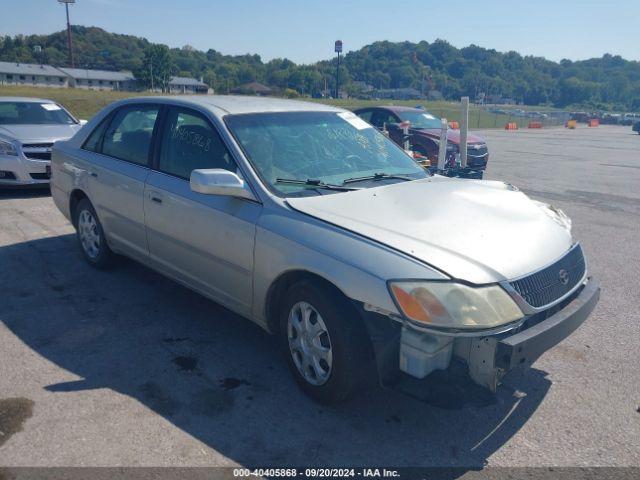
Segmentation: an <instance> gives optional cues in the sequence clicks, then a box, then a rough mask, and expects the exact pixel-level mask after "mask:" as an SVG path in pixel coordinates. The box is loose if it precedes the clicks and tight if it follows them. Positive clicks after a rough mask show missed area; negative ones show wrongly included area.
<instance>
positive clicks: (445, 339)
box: [363, 278, 600, 392]
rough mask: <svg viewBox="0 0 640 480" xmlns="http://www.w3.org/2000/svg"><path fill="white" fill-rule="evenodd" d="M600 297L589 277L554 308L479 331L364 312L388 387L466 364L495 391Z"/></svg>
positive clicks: (572, 327)
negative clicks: (441, 328) (443, 327)
mask: <svg viewBox="0 0 640 480" xmlns="http://www.w3.org/2000/svg"><path fill="white" fill-rule="evenodd" d="M599 296H600V285H599V283H598V282H597V281H596V280H594V279H592V278H584V279H583V281H582V282H580V283H579V284H578V285H577V286H576V288H574V289H573V291H571V293H570V294H568V295H566V296H564V297H563V298H562V299H561V300H560V301H558V302H556V303H555V304H554V305H552V306H551V307H548V308H544V309H533V310H535V311H531V312H530V313H529V314H527V315H525V316H524V317H523V318H522V319H520V320H518V321H516V322H512V323H510V324H507V325H503V326H498V327H493V328H488V329H483V330H480V331H461V330H458V331H448V332H447V331H439V330H436V329H433V328H429V327H424V326H421V325H418V324H417V323H416V322H412V321H408V320H407V319H405V318H393V317H390V316H386V315H382V314H380V312H376V311H375V309H372V308H369V306H366V305H365V306H364V310H363V313H364V314H365V315H366V316H367V318H366V320H367V321H366V324H367V328H368V330H369V333H370V336H371V339H372V344H373V347H374V351H375V353H376V361H377V366H378V372H379V378H380V381H381V383H382V384H383V385H385V386H390V385H392V384H395V383H397V382H398V381H399V380H400V379H401V377H402V375H404V374H407V375H410V376H411V377H414V378H418V379H423V378H425V377H427V376H428V375H429V374H431V373H432V372H434V371H436V370H447V369H449V368H450V367H451V366H452V365H453V364H454V363H458V364H463V365H465V366H466V370H467V373H468V375H469V377H470V378H471V379H472V380H473V381H474V382H475V383H476V384H478V385H480V386H482V387H485V388H487V389H488V390H490V391H492V392H495V391H496V389H497V387H498V385H499V384H500V382H501V380H502V378H503V377H504V376H505V375H506V374H507V373H508V372H509V371H511V370H513V369H515V368H518V367H524V366H528V365H531V364H532V363H533V362H534V361H535V360H536V359H537V358H538V357H539V356H540V355H542V354H543V353H544V352H545V351H547V350H548V349H550V348H551V347H553V346H554V345H556V344H557V343H559V342H560V341H562V340H563V339H564V338H566V337H567V336H568V335H570V334H571V333H572V332H573V331H574V330H575V329H576V328H578V327H579V326H580V325H581V324H582V323H583V322H584V321H585V320H586V318H587V317H588V316H589V314H590V313H591V311H592V310H593V309H594V308H595V305H596V304H597V302H598V299H599Z"/></svg>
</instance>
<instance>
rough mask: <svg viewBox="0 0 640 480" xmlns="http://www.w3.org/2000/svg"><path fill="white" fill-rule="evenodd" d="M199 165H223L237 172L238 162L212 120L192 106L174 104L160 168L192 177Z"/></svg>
mask: <svg viewBox="0 0 640 480" xmlns="http://www.w3.org/2000/svg"><path fill="white" fill-rule="evenodd" d="M198 168H224V169H225V170H230V171H232V172H234V173H235V172H236V170H237V168H236V164H235V162H234V161H233V159H232V158H231V154H230V153H229V151H228V150H227V148H226V147H225V145H224V143H223V142H222V139H221V138H220V136H219V135H218V132H216V131H215V130H214V129H213V127H212V126H211V125H210V124H209V122H208V121H207V120H206V119H205V118H204V117H203V116H201V115H200V114H198V113H196V112H193V111H191V110H184V109H180V108H171V109H169V112H168V114H167V117H166V123H165V128H164V131H163V135H162V143H161V148H160V158H159V161H158V169H159V170H160V171H162V172H165V173H168V174H171V175H176V176H178V177H181V178H185V179H189V177H190V176H191V172H192V171H193V170H196V169H198Z"/></svg>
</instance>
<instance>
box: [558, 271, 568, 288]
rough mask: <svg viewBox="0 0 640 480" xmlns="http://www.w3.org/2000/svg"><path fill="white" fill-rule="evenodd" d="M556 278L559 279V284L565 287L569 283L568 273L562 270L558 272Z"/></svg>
mask: <svg viewBox="0 0 640 480" xmlns="http://www.w3.org/2000/svg"><path fill="white" fill-rule="evenodd" d="M558 278H559V279H560V283H562V284H563V285H566V284H567V283H569V272H567V271H566V270H565V269H564V268H563V269H562V270H560V271H559V272H558Z"/></svg>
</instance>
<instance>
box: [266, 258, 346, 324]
mask: <svg viewBox="0 0 640 480" xmlns="http://www.w3.org/2000/svg"><path fill="white" fill-rule="evenodd" d="M305 280H306V281H310V282H316V283H318V284H320V285H323V286H325V287H327V288H329V289H330V290H332V291H334V292H335V293H336V294H338V295H340V296H341V297H343V298H344V299H345V300H347V301H349V302H350V303H351V302H352V301H353V300H352V299H350V298H349V297H348V296H347V295H346V294H345V293H344V292H343V291H342V290H341V289H340V288H339V287H338V286H337V285H336V284H334V283H333V282H331V281H330V280H327V279H326V278H325V277H323V276H322V275H319V274H317V273H314V272H311V271H309V270H304V269H295V270H288V271H286V272H283V273H281V274H280V275H279V276H278V277H277V278H276V279H275V280H274V281H273V282H272V283H271V285H270V286H269V289H268V290H267V297H266V302H265V316H266V319H267V328H268V330H269V332H271V333H276V332H277V331H278V328H279V317H278V314H279V310H280V307H281V305H282V302H283V300H284V298H285V295H286V293H287V290H288V289H289V287H291V285H293V284H294V283H298V282H302V281H305Z"/></svg>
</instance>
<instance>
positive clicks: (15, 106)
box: [0, 102, 76, 125]
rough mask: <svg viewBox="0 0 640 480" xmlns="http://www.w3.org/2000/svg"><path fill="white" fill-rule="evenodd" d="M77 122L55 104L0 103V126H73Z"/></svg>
mask: <svg viewBox="0 0 640 480" xmlns="http://www.w3.org/2000/svg"><path fill="white" fill-rule="evenodd" d="M75 123H76V121H75V120H74V119H73V118H72V117H71V115H69V114H68V113H67V112H66V111H65V110H63V108H62V107H60V106H59V105H57V104H55V103H38V102H0V125H60V124H62V125H72V124H75Z"/></svg>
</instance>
